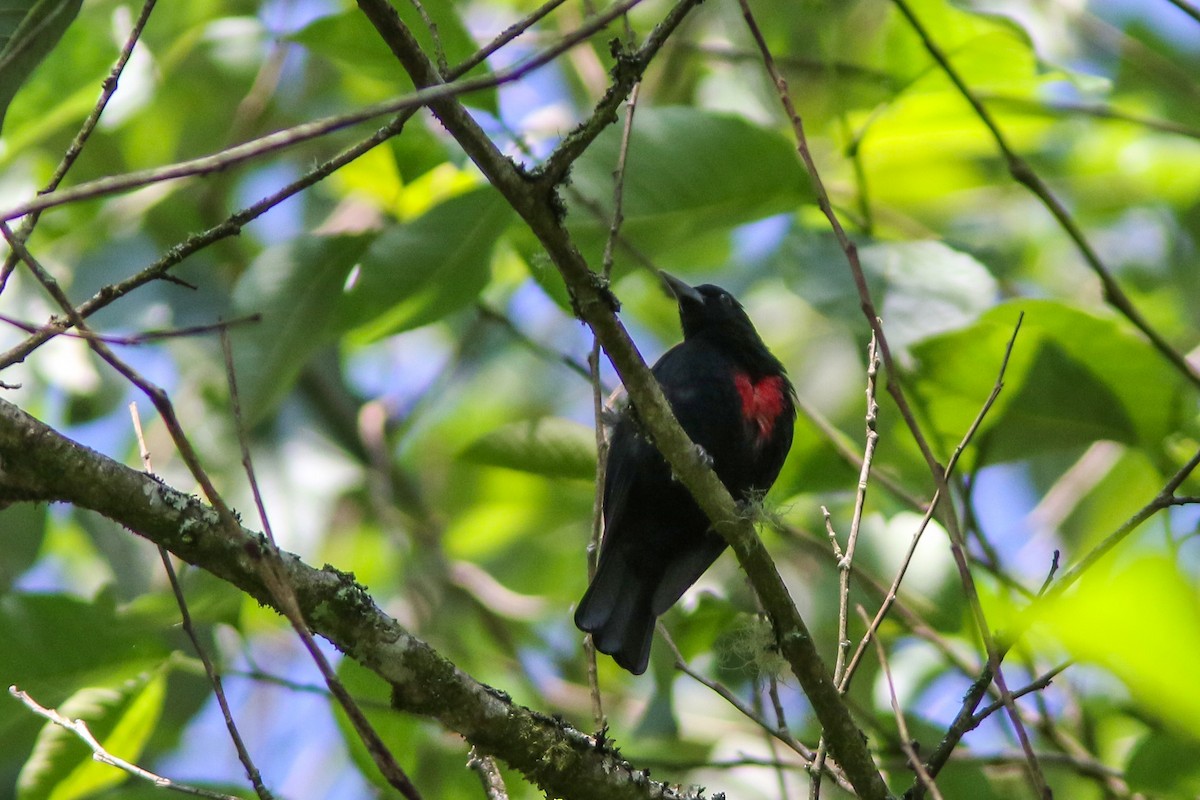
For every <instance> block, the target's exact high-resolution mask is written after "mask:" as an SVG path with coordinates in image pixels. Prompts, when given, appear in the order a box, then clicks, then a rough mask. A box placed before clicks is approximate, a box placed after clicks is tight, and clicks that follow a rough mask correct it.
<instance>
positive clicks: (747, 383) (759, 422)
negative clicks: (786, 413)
mask: <svg viewBox="0 0 1200 800" xmlns="http://www.w3.org/2000/svg"><path fill="white" fill-rule="evenodd" d="M733 384H734V386H735V387H737V392H738V397H740V398H741V401H742V417H743V418H744V419H745V420H746V422H748V423H750V425H752V426H753V427H754V428H755V430H756V431H757V435H758V441H759V443H762V442H764V441H766V440H767V439H768V438H769V437H770V436H771V433H772V431H774V430H775V421H776V420H778V419H779V415H780V414H782V413H783V407H784V403H785V402H786V401H785V399H784V392H785V389H784V385H783V378H781V377H779V376H778V375H768V376H767V377H765V378H759V379H758V380H754V379H753V378H751V377H750V376H749V375H748V374H746V373H745V372H739V373H737V374H736V375H735V376H734V378H733Z"/></svg>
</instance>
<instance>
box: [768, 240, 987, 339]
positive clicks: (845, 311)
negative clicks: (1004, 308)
mask: <svg viewBox="0 0 1200 800" xmlns="http://www.w3.org/2000/svg"><path fill="white" fill-rule="evenodd" d="M828 243H829V240H828V238H827V237H819V238H818V239H816V240H814V239H813V237H812V235H811V234H807V233H804V232H801V231H796V232H794V233H793V234H792V235H790V236H789V237H788V238H787V239H786V240H785V242H784V246H783V247H782V248H781V249H780V253H779V255H778V257H777V258H776V260H775V267H776V269H778V270H779V271H780V272H781V273H782V274H783V275H785V276H786V277H787V279H788V282H789V284H790V285H791V286H792V287H793V288H794V289H795V290H796V293H797V294H799V295H800V296H801V297H803V298H804V299H805V300H806V301H808V302H809V303H810V304H812V305H813V306H815V307H816V308H817V309H818V310H819V311H821V313H823V314H825V315H826V316H828V317H829V318H830V319H833V320H838V321H844V322H848V323H849V324H851V325H853V326H855V328H856V329H859V330H861V327H862V325H863V324H864V323H865V320H864V318H863V316H862V311H861V308H860V304H861V300H860V299H859V295H858V290H857V289H856V288H855V286H854V280H853V278H852V277H851V276H850V270H849V268H847V267H846V266H845V257H844V256H843V255H842V254H841V251H840V249H839V250H837V251H836V252H827V248H826V245H828ZM830 259H832V260H833V265H834V266H833V268H826V269H821V268H819V267H818V266H817V265H821V264H827V263H829V260H830ZM859 260H860V261H861V262H862V268H863V273H864V274H865V276H866V278H867V287H868V288H869V289H870V290H871V297H872V299H873V300H874V301H875V304H876V309H877V310H878V311H879V314H880V317H881V318H882V319H883V327H884V330H885V331H886V332H887V336H888V343H889V344H890V345H891V346H892V348H893V349H899V348H905V347H908V345H910V344H911V343H913V342H915V341H918V340H920V339H924V338H927V337H929V336H932V335H933V334H935V333H941V332H944V331H950V330H954V329H955V328H961V327H963V326H964V325H967V324H969V323H970V322H972V321H973V320H974V319H975V318H976V317H977V316H979V315H980V314H982V313H983V312H984V311H986V310H987V309H989V308H991V307H992V306H993V305H994V304H995V302H996V297H997V295H998V287H997V285H996V280H995V278H993V277H992V275H991V273H990V272H988V269H987V267H985V266H984V265H983V264H981V263H979V262H978V261H977V260H976V259H975V258H974V257H973V256H970V255H968V254H966V253H963V252H961V251H958V250H954V249H953V248H951V247H949V246H947V245H945V244H943V243H942V242H936V241H919V242H881V243H876V244H871V245H867V246H865V247H861V248H860V249H859Z"/></svg>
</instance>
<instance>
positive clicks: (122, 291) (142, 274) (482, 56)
mask: <svg viewBox="0 0 1200 800" xmlns="http://www.w3.org/2000/svg"><path fill="white" fill-rule="evenodd" d="M563 2H565V0H549V2H547V3H545V4H544V5H542V6H540V7H539V8H537V9H535V10H534V11H532V12H531V13H529V14H528V15H526V16H525V17H524V18H522V19H521V20H518V21H517V22H515V23H513V24H512V25H510V26H509V27H508V28H505V29H504V31H502V32H501V33H500V34H499V35H498V36H497V37H495V38H494V39H492V41H491V42H489V43H488V44H487V45H485V46H484V47H481V48H480V49H479V50H478V51H476V52H475V53H474V54H473V55H472V56H471V57H470V58H468V59H467V60H466V61H464V62H463V63H462V64H460V65H458V66H457V67H455V69H454V71H453V72H452V73H451V76H450V77H451V78H452V79H453V78H459V77H461V76H463V75H465V74H467V73H468V72H470V71H471V70H472V69H474V68H475V67H477V66H478V65H479V64H482V63H483V62H484V61H485V60H486V59H487V58H488V57H490V56H491V55H492V54H494V53H495V52H496V51H498V50H499V49H501V48H502V47H504V46H506V45H507V44H508V43H509V42H511V41H512V40H513V39H515V38H516V37H517V36H519V35H521V33H523V32H524V31H526V30H528V29H529V28H530V27H532V26H533V25H535V24H536V23H537V22H538V21H539V20H541V19H542V18H543V17H545V16H546V15H547V14H549V13H551V12H552V11H553V10H554V9H556V8H558V6H560V5H562V3H563ZM417 110H418V109H417V108H410V109H405V110H403V111H401V112H400V113H399V114H397V115H396V116H395V117H394V118H393V119H391V120H389V121H388V122H387V123H386V124H385V125H383V126H382V127H381V128H379V129H378V130H376V131H375V132H374V133H373V134H371V135H370V136H368V137H367V138H365V139H363V140H362V141H360V142H356V143H355V144H353V145H351V146H350V147H347V148H346V149H344V150H342V151H341V152H339V153H337V154H336V155H334V156H333V157H332V158H330V159H328V160H326V161H324V162H322V163H321V164H319V165H317V166H316V167H315V168H313V169H311V170H309V171H308V172H307V173H305V174H304V175H302V176H301V177H299V178H297V179H296V180H294V181H292V182H291V183H289V184H287V185H286V186H284V187H282V188H281V189H279V190H278V191H276V192H274V193H273V194H270V195H268V196H266V197H264V198H262V199H260V200H259V201H258V202H256V203H253V204H251V205H249V206H247V207H246V208H243V209H241V210H240V211H237V212H235V213H233V214H231V215H230V216H229V217H228V218H226V219H225V220H224V221H223V222H221V223H218V224H217V225H214V226H213V227H211V228H209V229H208V230H206V231H203V232H201V233H199V234H196V235H194V236H190V237H188V238H187V239H186V240H184V241H182V242H180V243H179V244H177V245H176V246H175V247H173V248H171V249H170V250H169V251H168V252H167V253H166V254H165V255H164V256H163V257H161V258H159V259H158V260H157V261H155V262H154V263H153V264H151V265H150V266H148V267H146V268H145V269H143V270H141V271H139V272H138V273H136V274H135V275H132V276H131V277H129V278H127V279H125V280H124V281H121V282H119V283H116V284H111V285H108V286H105V287H103V288H102V289H101V290H100V291H98V292H97V293H96V294H95V295H93V296H92V297H91V298H89V299H88V300H87V301H85V302H84V303H82V304H80V306H79V307H78V309H77V311H78V312H79V315H80V316H81V317H83V318H85V319H86V318H87V317H89V316H91V315H92V314H94V313H95V312H97V311H99V310H100V309H102V308H104V307H106V306H107V305H109V304H110V303H112V302H113V301H115V300H117V299H118V298H121V297H124V296H125V295H126V294H129V293H130V292H132V291H133V290H134V289H137V288H138V287H140V286H143V285H145V284H146V283H149V282H151V281H154V280H161V279H164V278H166V277H167V276H168V274H169V272H168V271H169V270H170V269H171V268H172V267H174V266H176V265H178V264H180V263H181V262H183V261H184V259H186V258H188V257H189V256H191V255H192V254H193V253H196V252H198V251H200V250H202V249H204V248H205V247H208V246H209V245H211V244H213V243H214V242H217V241H220V240H222V239H226V238H228V237H230V236H236V235H237V234H238V233H240V232H241V230H242V227H243V226H245V225H247V224H248V223H250V222H251V221H253V220H255V219H257V218H258V217H260V216H262V215H263V214H265V213H267V212H268V211H270V210H271V209H272V208H275V207H276V206H278V205H279V204H280V203H282V202H283V201H284V200H287V199H288V198H289V197H292V196H293V195H296V194H298V193H299V192H301V191H303V190H304V189H307V188H308V187H310V186H312V185H314V184H316V183H317V182H319V181H321V180H323V179H325V178H326V177H328V176H329V175H331V174H333V173H334V172H336V171H337V170H338V169H340V168H342V167H344V166H345V165H347V164H349V163H350V162H352V161H354V160H355V159H357V158H359V157H360V156H362V155H363V154H364V153H367V152H369V151H370V150H372V149H374V148H375V147H376V146H378V145H379V144H381V143H382V142H385V141H387V140H388V139H390V138H392V137H393V136H395V135H397V134H399V133H400V132H401V131H402V130H403V129H404V126H405V124H406V123H407V122H408V120H409V119H410V118H411V117H412V116H413V115H414V114H415V113H416V112H417ZM70 325H71V320H70V319H69V318H66V319H60V320H56V321H54V322H52V323H51V324H50V325H49V326H46V327H45V328H44V329H43V330H41V331H39V333H37V334H34V335H33V336H30V337H29V338H28V339H26V340H25V341H23V342H21V343H19V344H17V345H16V346H15V347H13V348H11V349H9V350H8V351H7V352H5V353H3V354H0V370H2V369H4V368H5V367H8V366H11V365H12V364H15V363H17V362H19V361H23V360H24V359H25V358H27V357H28V356H29V354H30V353H32V352H33V351H34V350H36V349H37V348H38V347H40V346H41V345H42V344H44V343H45V342H47V341H49V340H50V339H51V338H53V337H54V336H55V335H57V334H58V333H61V332H62V331H64V330H66V329H67V328H69V327H70Z"/></svg>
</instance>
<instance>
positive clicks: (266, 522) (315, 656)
mask: <svg viewBox="0 0 1200 800" xmlns="http://www.w3.org/2000/svg"><path fill="white" fill-rule="evenodd" d="M221 351H222V353H223V354H224V357H225V375H226V380H227V382H228V385H229V397H230V403H231V405H232V410H233V418H234V423H235V429H236V431H237V437H238V445H239V447H240V449H241V455H242V467H243V469H244V470H245V472H246V479H247V480H248V481H249V483H250V491H251V494H252V495H253V497H254V506H255V508H256V509H257V511H258V517H259V520H260V521H261V522H262V526H263V533H264V534H265V535H266V537H267V542H268V543H269V545H270V549H269V550H267V551H265V552H264V558H262V559H261V560H260V562H259V563H260V566H261V567H262V575H263V581H264V583H265V584H266V585H267V587H268V589H269V590H270V592H271V594H272V595H273V596H274V597H275V599H276V600H277V601H278V602H279V607H280V609H281V610H282V611H283V613H284V616H285V617H287V619H288V622H290V623H291V625H292V628H293V629H294V630H295V631H296V634H297V635H298V636H299V637H300V641H301V642H302V643H303V644H304V647H305V649H306V650H308V653H309V656H310V657H311V658H312V660H313V662H314V663H315V664H316V666H317V669H318V670H319V671H320V672H321V677H322V678H324V679H325V684H326V685H327V686H328V687H329V691H330V692H331V693H332V694H333V696H334V697H335V698H336V699H337V701H338V704H339V705H341V707H342V710H343V711H345V712H346V716H347V718H348V719H349V720H350V723H351V724H352V725H353V726H354V730H355V733H357V734H358V737H359V739H361V740H362V743H363V745H364V746H365V747H366V749H367V752H368V753H369V754H370V756H371V760H372V761H374V762H375V766H377V767H378V768H379V771H380V772H381V773H382V774H383V776H384V778H385V779H386V780H387V782H388V783H389V784H391V786H392V787H394V788H395V789H396V790H397V791H399V792H400V794H402V795H403V796H404V797H405V798H406V799H407V800H421V793H420V792H419V791H417V787H416V786H414V785H413V783H412V781H411V780H410V779H409V777H408V775H407V774H406V773H405V772H404V770H403V769H402V768H401V767H400V765H399V763H397V761H396V759H395V757H394V756H393V755H392V753H391V751H390V750H388V748H387V745H386V744H385V743H384V741H383V738H382V737H380V735H379V734H378V733H377V732H376V731H375V728H374V727H373V726H372V725H371V723H370V722H369V721H368V720H367V717H366V715H365V714H364V713H363V711H362V709H361V708H359V706H358V704H357V703H356V702H355V701H354V698H353V697H351V696H350V693H349V692H348V691H346V687H345V686H344V685H343V684H342V682H341V680H340V679H339V678H338V677H337V673H336V672H335V671H334V669H333V667H332V666H331V665H330V663H329V659H327V658H326V657H325V654H324V653H323V652H321V648H320V647H318V646H317V643H316V641H315V640H314V639H313V635H312V631H310V630H309V628H308V624H307V623H306V622H305V620H304V614H303V613H302V612H301V610H300V603H299V601H298V600H297V599H296V592H295V590H294V589H293V588H292V585H291V584H290V583H289V582H288V581H287V579H286V578H285V577H284V575H283V570H282V569H281V568H280V557H279V545H278V544H276V542H275V535H274V533H273V531H272V529H271V521H270V519H269V517H268V516H267V508H266V505H265V503H264V502H263V498H262V492H261V491H260V490H259V486H258V480H257V478H256V477H255V474H254V461H253V459H252V458H251V456H250V444H249V439H248V437H247V435H246V425H245V418H244V417H243V416H242V407H241V398H240V395H239V394H238V388H237V371H236V370H235V369H234V365H233V347H232V345H231V343H230V339H229V334H228V333H226V332H225V331H222V332H221Z"/></svg>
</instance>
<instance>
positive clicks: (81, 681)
mask: <svg viewBox="0 0 1200 800" xmlns="http://www.w3.org/2000/svg"><path fill="white" fill-rule="evenodd" d="M98 632H103V635H102V636H101V635H97V634H98ZM0 642H3V643H4V646H3V647H0V681H2V682H3V685H4V686H8V685H10V684H16V685H17V686H19V687H20V688H22V689H25V690H26V691H28V692H29V693H30V694H31V695H32V696H33V697H34V698H35V699H37V700H38V702H40V703H41V704H42V705H46V706H52V705H57V704H58V703H61V702H62V701H63V700H64V699H65V698H66V697H68V696H69V695H70V694H71V693H73V692H75V691H76V690H78V689H81V688H83V687H87V686H112V685H116V684H119V683H120V681H123V680H126V679H128V678H130V677H133V676H136V675H139V674H141V673H142V672H145V671H146V670H148V669H152V668H154V667H157V666H158V665H159V664H161V663H162V661H163V660H164V659H165V658H167V656H168V654H169V649H168V648H167V647H166V646H165V644H164V643H163V641H162V637H161V633H160V631H159V630H158V629H157V628H156V627H154V626H150V625H146V624H143V623H141V622H139V621H137V620H136V619H131V618H129V617H127V616H125V615H123V614H118V613H116V611H115V610H114V609H113V608H112V606H111V605H110V604H108V603H106V602H104V601H103V600H101V599H97V600H96V601H93V602H91V603H87V602H84V601H82V600H79V599H77V598H73V597H67V596H64V595H23V594H12V595H8V596H6V597H3V598H0ZM81 643H86V645H87V646H86V647H84V646H81ZM28 713H29V712H28V711H27V710H25V709H24V708H21V707H20V705H19V704H16V703H0V734H3V733H5V732H6V731H7V730H8V729H9V728H10V727H11V726H14V725H18V724H19V723H21V722H22V721H23V720H25V719H26V718H27V717H28Z"/></svg>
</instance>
